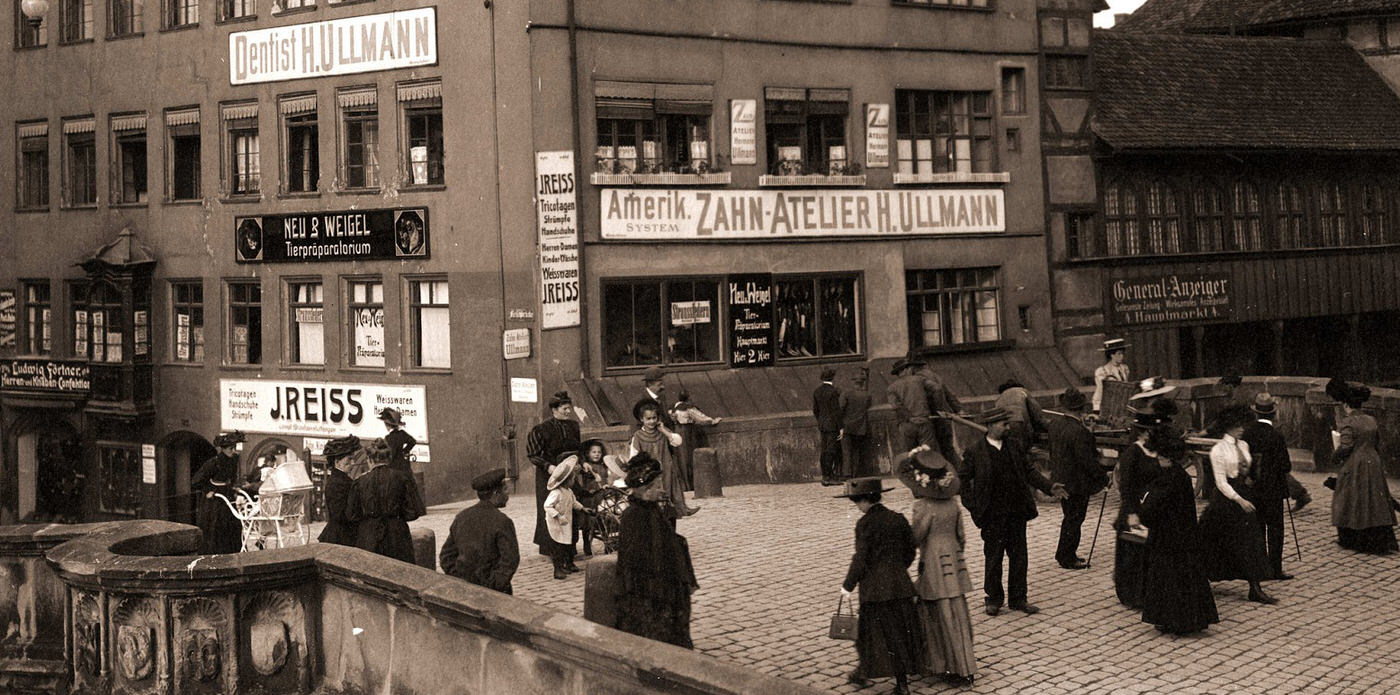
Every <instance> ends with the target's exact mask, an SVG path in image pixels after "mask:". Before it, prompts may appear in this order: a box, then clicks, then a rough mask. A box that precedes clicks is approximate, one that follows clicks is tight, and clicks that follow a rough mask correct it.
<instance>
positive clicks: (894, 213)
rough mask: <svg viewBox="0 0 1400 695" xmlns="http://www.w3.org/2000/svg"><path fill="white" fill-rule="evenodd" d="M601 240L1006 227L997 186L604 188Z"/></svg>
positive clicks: (943, 231) (953, 231)
mask: <svg viewBox="0 0 1400 695" xmlns="http://www.w3.org/2000/svg"><path fill="white" fill-rule="evenodd" d="M600 196H601V199H600V201H599V203H600V204H599V206H598V213H599V216H600V217H601V219H602V234H603V238H604V239H652V240H675V241H679V240H687V241H688V240H693V239H782V238H787V237H814V236H816V237H832V236H867V235H880V236H886V235H902V234H961V233H974V232H1004V231H1006V209H1005V198H1004V196H1003V195H1002V191H1001V190H1000V189H995V188H988V189H950V188H938V189H919V190H909V191H852V190H789V191H777V190H760V191H744V190H733V191H727V190H726V191H704V190H694V189H671V190H668V189H644V188H605V189H603V190H602V192H601V194H600Z"/></svg>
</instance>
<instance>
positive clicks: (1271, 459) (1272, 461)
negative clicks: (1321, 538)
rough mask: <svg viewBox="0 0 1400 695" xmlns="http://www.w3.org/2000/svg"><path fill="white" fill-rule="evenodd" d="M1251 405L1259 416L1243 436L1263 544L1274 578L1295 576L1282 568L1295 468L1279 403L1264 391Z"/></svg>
mask: <svg viewBox="0 0 1400 695" xmlns="http://www.w3.org/2000/svg"><path fill="white" fill-rule="evenodd" d="M1249 409H1250V410H1252V411H1254V416H1255V417H1256V418H1257V419H1256V420H1255V421H1254V422H1251V423H1249V424H1248V425H1246V426H1245V428H1244V434H1243V435H1242V436H1241V437H1240V439H1243V440H1244V441H1245V443H1247V444H1249V451H1250V454H1251V455H1252V456H1253V458H1254V463H1253V465H1251V466H1250V473H1249V477H1250V480H1251V482H1252V483H1253V486H1252V487H1253V490H1254V494H1253V495H1252V496H1251V499H1250V501H1251V502H1253V503H1254V510H1255V513H1256V514H1258V515H1259V523H1260V525H1262V526H1263V527H1264V545H1265V547H1266V549H1267V551H1268V554H1269V565H1270V566H1271V567H1272V568H1273V572H1274V576H1273V578H1274V579H1292V578H1293V575H1291V574H1284V572H1283V501H1284V500H1285V499H1287V497H1288V473H1289V471H1291V470H1292V469H1293V463H1292V462H1291V461H1290V460H1289V458H1288V442H1287V441H1285V440H1284V438H1283V434H1282V433H1280V432H1279V431H1278V429H1277V428H1275V427H1274V417H1275V415H1276V413H1277V412H1278V406H1277V405H1276V404H1275V403H1274V397H1273V396H1272V395H1270V394H1269V393H1268V392H1267V391H1265V392H1263V393H1260V394H1259V395H1258V396H1255V398H1254V402H1253V403H1251V404H1250V406H1249Z"/></svg>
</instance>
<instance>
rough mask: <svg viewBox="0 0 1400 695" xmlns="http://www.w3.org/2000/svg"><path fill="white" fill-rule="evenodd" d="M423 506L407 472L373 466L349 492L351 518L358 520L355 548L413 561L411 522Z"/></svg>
mask: <svg viewBox="0 0 1400 695" xmlns="http://www.w3.org/2000/svg"><path fill="white" fill-rule="evenodd" d="M422 506H423V501H422V500H421V499H419V498H418V488H417V487H416V486H415V485H414V484H413V478H410V477H409V475H408V474H407V473H404V472H403V471H401V470H398V469H395V468H390V467H389V466H387V465H385V466H378V467H376V468H373V469H370V472H368V473H366V474H364V476H362V477H361V478H360V479H359V480H357V481H355V485H354V487H353V488H352V489H351V491H350V504H349V507H350V517H351V518H352V519H355V520H356V521H357V522H358V523H359V526H358V528H356V532H355V547H357V548H363V549H365V550H368V551H370V552H372V553H378V554H380V555H383V556H385V557H391V558H394V559H395V560H402V561H404V562H409V563H411V562H413V538H412V536H410V535H409V531H408V522H410V521H413V520H414V519H417V518H418V510H419V509H421V508H422Z"/></svg>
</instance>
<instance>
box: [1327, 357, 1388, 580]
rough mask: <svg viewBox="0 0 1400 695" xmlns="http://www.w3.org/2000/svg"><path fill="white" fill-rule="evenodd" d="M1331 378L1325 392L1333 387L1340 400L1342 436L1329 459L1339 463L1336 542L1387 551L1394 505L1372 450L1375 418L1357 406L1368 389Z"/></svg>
mask: <svg viewBox="0 0 1400 695" xmlns="http://www.w3.org/2000/svg"><path fill="white" fill-rule="evenodd" d="M1333 382H1334V383H1329V384H1328V385H1327V386H1328V389H1327V390H1328V393H1335V394H1336V395H1337V396H1338V398H1337V400H1340V401H1341V402H1342V418H1341V419H1340V420H1338V421H1337V432H1338V436H1339V440H1340V441H1339V443H1338V446H1337V450H1336V452H1334V453H1333V454H1332V463H1333V464H1334V465H1340V467H1341V468H1340V469H1339V470H1338V471H1337V482H1336V488H1335V489H1336V494H1334V495H1332V525H1333V526H1336V527H1337V543H1339V544H1341V546H1342V547H1343V548H1349V549H1351V550H1359V551H1361V552H1363V553H1374V554H1377V555H1388V554H1390V553H1393V552H1395V551H1396V543H1395V510H1394V509H1393V508H1392V507H1391V501H1390V500H1391V497H1390V488H1389V486H1388V485H1387V484H1386V481H1385V470H1384V469H1383V468H1382V466H1381V457H1380V454H1379V453H1378V452H1377V451H1376V441H1377V439H1378V435H1377V429H1376V419H1375V418H1373V417H1371V416H1370V415H1367V414H1366V413H1364V412H1362V411H1361V406H1363V405H1365V404H1366V401H1368V400H1370V398H1371V389H1369V388H1366V387H1365V386H1351V385H1349V384H1347V383H1346V382H1342V381H1341V380H1340V379H1334V380H1333ZM1336 382H1340V385H1336Z"/></svg>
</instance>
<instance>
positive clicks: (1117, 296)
mask: <svg viewBox="0 0 1400 695" xmlns="http://www.w3.org/2000/svg"><path fill="white" fill-rule="evenodd" d="M1231 284H1232V283H1231V281H1230V274H1229V273H1158V274H1152V275H1143V276H1138V277H1131V278H1111V279H1109V281H1108V287H1107V290H1108V299H1109V307H1110V312H1109V314H1110V316H1111V317H1112V319H1113V325H1115V326H1126V325H1131V324H1142V323H1174V322H1190V321H1215V320H1221V319H1228V318H1230V309H1231V294H1232V290H1231V289H1230V285H1231Z"/></svg>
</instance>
